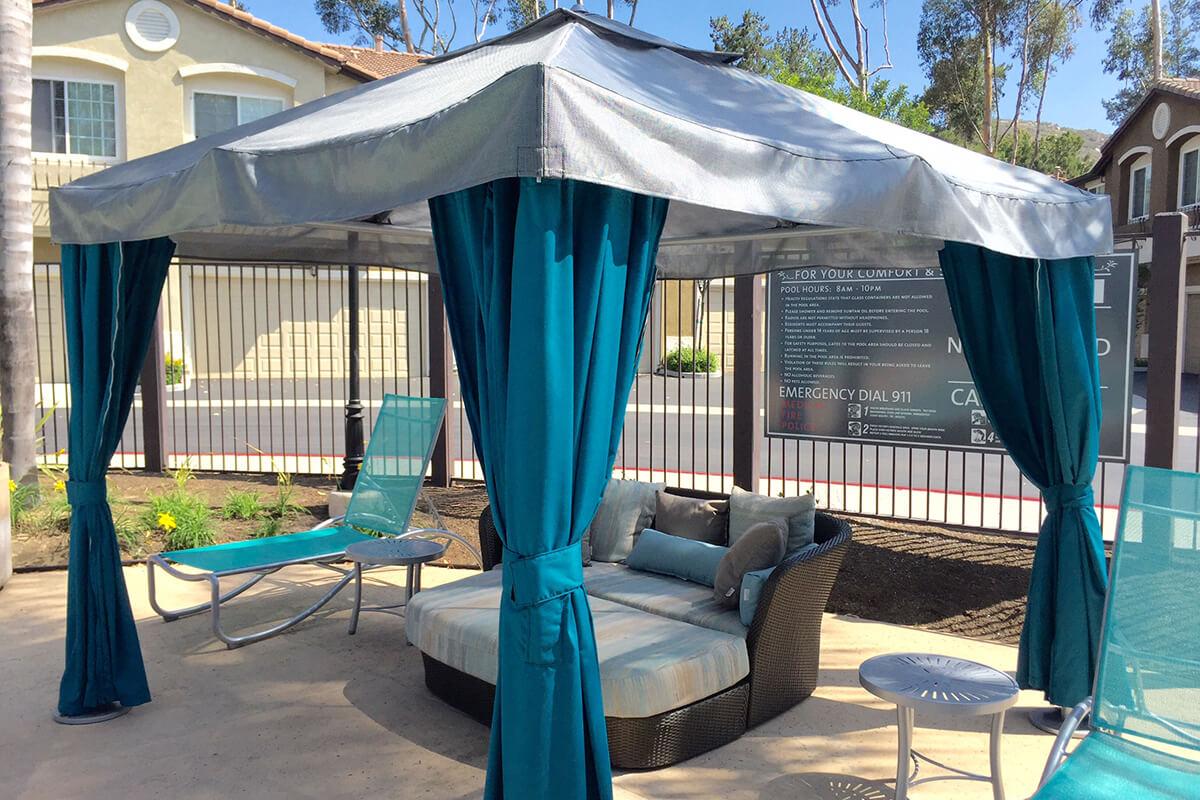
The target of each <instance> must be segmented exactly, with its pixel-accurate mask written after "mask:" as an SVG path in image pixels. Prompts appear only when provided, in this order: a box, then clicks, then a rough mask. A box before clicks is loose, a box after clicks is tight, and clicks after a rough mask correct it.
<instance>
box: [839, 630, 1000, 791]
mask: <svg viewBox="0 0 1200 800" xmlns="http://www.w3.org/2000/svg"><path fill="white" fill-rule="evenodd" d="M858 681H859V683H861V684H862V687H863V688H864V689H866V690H867V691H868V692H870V693H871V694H873V695H875V696H876V697H880V698H882V699H884V700H887V701H889V702H892V703H895V704H896V719H897V728H898V729H899V736H898V739H899V748H898V750H897V755H896V800H905V798H907V797H908V789H909V787H910V786H916V785H917V784H920V783H925V782H926V781H934V780H955V779H958V780H971V781H986V782H988V783H991V784H992V796H993V798H994V800H1004V782H1003V778H1002V777H1001V775H1000V741H1001V737H1002V736H1003V734H1004V712H1005V711H1007V710H1008V709H1009V708H1011V707H1012V706H1013V705H1015V704H1016V702H1017V697H1018V694H1019V692H1020V690H1019V689H1018V687H1017V684H1016V681H1014V680H1013V679H1012V678H1010V677H1009V676H1008V675H1006V674H1004V673H1003V672H1000V671H999V670H996V669H992V668H991V667H989V666H987V665H985V664H979V663H977V662H975V661H967V660H966V659H962V658H952V657H950V656H938V655H930V654H928V653H893V654H891V655H885V656H876V657H875V658H871V659H868V660H866V661H864V662H863V663H862V666H860V667H859V668H858ZM918 709H919V710H921V711H928V712H933V713H935V714H945V715H949V716H956V717H979V716H990V717H991V718H992V724H991V742H990V748H989V750H990V756H991V774H990V775H979V774H976V773H973V772H967V771H965V770H961V769H958V768H956V767H951V766H948V765H946V764H943V763H941V762H939V761H934V760H933V759H932V758H929V757H928V756H925V755H922V754H921V753H918V752H917V751H916V750H913V749H912V735H913V721H914V720H915V718H916V712H917V710H918ZM921 761H925V762H927V763H929V764H933V765H934V766H937V767H940V768H942V769H944V770H946V771H948V772H951V773H954V774H952V775H934V776H929V777H924V778H918V777H917V773H918V771H919V769H920V762H921ZM910 762H911V763H912V765H913V768H912V772H911V773H910V772H909V763H910Z"/></svg>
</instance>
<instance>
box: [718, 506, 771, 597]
mask: <svg viewBox="0 0 1200 800" xmlns="http://www.w3.org/2000/svg"><path fill="white" fill-rule="evenodd" d="M786 543H787V525H786V524H785V523H784V522H783V520H767V521H765V522H760V523H758V524H756V525H752V526H750V527H749V528H748V529H747V530H746V531H745V532H744V533H743V534H742V535H741V536H740V537H739V538H738V540H737V541H736V542H734V543H733V544H731V545H730V546H729V552H728V553H726V554H725V557H724V558H722V559H721V563H720V565H719V566H718V567H717V578H716V580H715V581H714V582H713V599H715V600H716V601H717V602H718V603H720V604H721V605H723V606H725V607H726V608H737V607H738V595H739V594H740V592H741V588H742V576H743V575H745V574H746V573H747V572H754V571H755V570H760V569H767V568H768V567H774V566H775V565H777V564H778V563H779V562H780V561H782V560H783V554H784V552H785V548H786Z"/></svg>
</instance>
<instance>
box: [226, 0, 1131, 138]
mask: <svg viewBox="0 0 1200 800" xmlns="http://www.w3.org/2000/svg"><path fill="white" fill-rule="evenodd" d="M246 2H247V5H248V6H249V10H250V12H251V13H253V14H254V15H255V16H258V17H262V18H264V19H267V20H268V21H270V22H273V23H275V24H276V25H281V26H283V27H285V28H287V29H289V30H291V31H293V32H294V33H298V34H300V35H301V36H304V37H305V38H308V39H313V40H316V41H327V42H328V41H342V42H345V43H347V44H352V43H353V38H354V37H353V36H352V35H348V34H347V35H343V36H340V37H336V36H333V35H331V34H329V33H327V32H326V31H325V29H324V28H323V27H322V26H321V21H320V19H319V18H318V17H317V15H316V12H314V11H313V8H312V3H311V2H310V0H246ZM565 2H566V3H567V4H570V2H572V0H565ZM455 5H456V7H459V8H460V13H461V11H462V10H466V9H469V8H470V4H469V3H468V2H467V0H457V2H456V3H455ZM587 5H588V9H589V10H590V11H593V12H601V13H602V12H603V11H604V7H605V3H604V0H588V3H587ZM845 5H846V4H844V3H843V4H842V6H843V8H839V9H838V11H839V12H840V13H841V14H843V15H845V14H846V9H845V8H844V6H845ZM863 5H864V6H868V8H867V14H868V17H867V19H868V24H869V25H871V24H872V23H874V24H873V25H872V27H873V31H872V32H873V33H874V32H875V31H876V30H878V13H879V12H878V9H875V8H870V7H869V6H870V4H869V3H864V4H863ZM621 6H622V4H621V3H618V7H619V8H620V7H621ZM888 6H889V7H888V11H889V23H890V24H889V31H890V34H891V36H890V39H891V50H892V62H893V64H895V69H893V70H891V71H890V73H891V74H890V76H889V77H890V78H891V79H892V80H893V81H897V82H901V83H906V84H908V85H909V87H910V88H911V89H913V90H914V91H920V89H921V88H922V87H923V86H924V84H925V76H924V74H923V73H922V70H921V64H920V62H919V60H918V59H917V49H916V41H917V26H918V23H919V21H920V13H921V3H920V0H892V2H891V3H889V4H888ZM748 7H749V8H752V9H754V10H755V11H758V12H759V13H761V14H763V15H765V16H766V18H767V21H768V22H769V23H770V25H771V27H772V30H775V29H778V28H782V27H784V26H788V25H790V26H793V27H802V26H804V27H808V28H810V29H811V30H813V31H814V32H815V31H816V25H815V23H814V21H813V16H812V8H811V6H810V5H809V3H807V2H805V1H804V0H763V1H762V2H745V1H744V0H743V1H742V2H739V1H738V0H642V2H641V4H640V6H639V8H638V15H637V26H638V27H639V28H643V29H645V30H648V31H651V32H653V33H656V34H658V35H659V36H664V37H666V38H668V39H673V40H675V41H677V42H681V43H683V44H687V45H692V46H696V47H709V46H711V44H712V42H711V40H710V39H709V36H708V20H709V17H713V16H719V15H721V14H727V15H729V16H730V17H731V18H735V17H740V16H741V14H742V11H743V10H744V9H746V8H748ZM470 27H471V26H470V21H469V19H468V18H466V17H464V18H463V19H461V20H460V23H459V28H460V29H461V30H462V31H463V35H460V37H459V38H460V39H461V40H462V41H461V44H467V43H469V41H470ZM495 30H496V32H503V31H504V30H507V27H506V26H505V25H504V24H503V23H501V24H500V25H498V26H496V28H495ZM490 32H491V31H489V33H490ZM1105 38H1106V34H1105V33H1104V32H1097V31H1095V30H1093V29H1092V28H1091V27H1090V26H1086V27H1085V28H1084V29H1083V30H1081V31H1080V33H1079V36H1078V37H1077V40H1076V49H1075V55H1074V56H1073V57H1072V58H1071V60H1070V61H1068V62H1067V63H1066V64H1064V65H1062V66H1061V67H1060V68H1059V71H1058V72H1057V74H1056V75H1055V76H1054V77H1053V78H1052V79H1051V83H1050V89H1049V92H1048V93H1047V97H1046V111H1045V113H1044V115H1043V116H1044V118H1045V119H1046V120H1048V121H1050V122H1057V123H1059V124H1061V125H1067V126H1070V127H1073V128H1095V129H1096V130H1099V131H1103V132H1106V133H1107V132H1110V131H1111V130H1112V128H1113V126H1112V125H1111V124H1110V123H1109V122H1108V120H1107V119H1106V118H1105V116H1104V107H1103V106H1102V105H1101V104H1100V101H1101V100H1102V99H1104V98H1106V97H1111V96H1112V95H1113V94H1114V93H1115V92H1116V90H1117V82H1116V81H1115V80H1113V78H1112V77H1111V76H1108V75H1105V74H1104V71H1103V67H1102V62H1103V60H1104V53H1105V44H1104V40H1105ZM877 55H878V56H882V46H881V42H880V40H879V39H878V38H876V39H875V41H874V42H873V43H872V60H875V57H876V56H877ZM885 74H887V73H885ZM1010 102H1011V100H1010ZM1004 113H1006V114H1007V113H1008V112H1007V111H1005V112H1004ZM1027 115H1031V114H1029V113H1028V112H1027Z"/></svg>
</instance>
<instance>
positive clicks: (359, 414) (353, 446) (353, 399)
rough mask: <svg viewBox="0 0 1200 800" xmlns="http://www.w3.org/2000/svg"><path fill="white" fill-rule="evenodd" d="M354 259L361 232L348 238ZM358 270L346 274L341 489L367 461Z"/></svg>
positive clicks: (353, 268)
mask: <svg viewBox="0 0 1200 800" xmlns="http://www.w3.org/2000/svg"><path fill="white" fill-rule="evenodd" d="M348 244H349V249H350V256H351V261H357V260H358V259H357V257H356V256H357V252H356V251H357V250H358V234H357V233H351V234H349V239H348ZM358 272H359V266H358V264H356V263H352V264H350V265H348V267H347V273H346V305H347V307H348V308H349V310H350V325H349V328H350V330H349V336H350V341H349V343H348V346H347V348H346V351H347V352H346V355H347V358H348V359H349V361H350V364H349V367H350V374H349V376H348V379H347V381H346V457H345V460H344V461H343V469H342V477H341V480H339V481H338V488H339V489H341V490H342V491H344V492H348V491H350V490H352V489H353V488H354V484H355V482H357V481H358V471H359V468H360V467H362V462H363V450H364V447H363V406H362V387H361V385H360V383H361V380H360V378H361V372H360V370H359V363H358V338H359V308H358Z"/></svg>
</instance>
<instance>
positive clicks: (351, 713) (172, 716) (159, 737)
mask: <svg viewBox="0 0 1200 800" xmlns="http://www.w3.org/2000/svg"><path fill="white" fill-rule="evenodd" d="M465 574H470V573H465V572H463V571H458V570H429V571H427V573H426V579H425V584H426V586H427V587H428V586H430V585H433V584H435V583H438V582H441V581H445V580H453V579H457V578H459V577H462V576H463V575H465ZM125 575H126V580H127V582H128V585H129V587H130V592H131V596H132V600H133V605H134V613H135V615H136V616H137V618H138V619H139V621H140V623H139V626H138V630H139V634H140V635H141V638H142V646H143V649H144V652H145V655H146V666H147V670H148V672H149V675H150V682H151V689H152V691H153V692H154V698H155V699H154V702H153V703H151V704H150V705H148V706H144V707H142V708H138V709H135V710H134V711H133V712H132V713H131V714H129V715H128V716H126V717H124V718H122V719H120V720H117V721H115V722H111V723H108V724H106V725H102V726H95V727H82V728H66V727H61V726H58V725H55V724H54V723H53V722H51V720H50V712H51V710H52V706H53V703H54V700H55V697H56V690H57V681H58V677H59V674H60V670H61V665H62V637H63V615H64V597H65V581H66V575H65V573H62V572H52V573H39V574H28V575H18V576H16V577H15V578H14V579H13V580H12V582H11V583H10V584H9V586H8V587H7V588H5V589H4V590H3V591H0V629H2V630H3V631H4V642H5V644H4V647H3V648H2V649H0V709H3V713H2V714H0V796H2V797H5V798H14V800H34V799H35V798H36V799H37V800H40V799H41V798H47V799H51V798H52V799H53V800H67V799H68V798H88V800H109V799H110V798H111V799H112V800H124V799H125V798H132V799H133V800H140V799H141V798H159V797H165V798H171V799H172V800H193V799H195V800H208V798H214V799H215V798H230V797H246V798H254V799H255V800H259V799H260V798H263V799H265V798H288V799H289V800H296V799H297V798H322V799H324V798H369V797H388V798H404V799H405V800H407V799H408V798H441V799H444V800H458V799H459V798H463V799H465V798H475V797H478V796H479V795H480V793H481V790H482V786H483V776H484V768H485V765H486V757H487V729H486V728H484V727H483V726H481V725H479V724H477V723H476V722H474V721H472V720H470V719H469V718H467V717H465V716H463V715H462V714H459V713H458V712H456V711H454V710H452V709H450V708H449V707H447V706H445V705H444V704H442V703H441V702H440V701H438V700H437V699H435V698H434V697H433V696H432V695H431V694H430V693H429V692H428V691H427V690H426V689H425V686H424V682H423V675H422V670H421V659H420V654H419V653H418V652H417V651H416V650H415V649H414V648H412V647H409V646H407V645H405V643H404V634H403V629H402V628H403V621H401V620H399V619H396V618H394V617H390V616H385V615H380V614H368V615H364V616H363V619H362V621H361V623H360V626H359V633H358V634H357V635H356V636H353V637H351V636H347V635H346V629H345V626H346V622H347V620H348V616H349V612H348V608H349V602H350V594H349V592H346V593H344V594H343V595H342V596H341V597H339V598H338V599H337V600H335V601H334V602H333V603H331V605H330V606H329V607H328V610H327V611H326V612H324V613H322V614H321V615H318V616H317V617H316V618H314V619H311V620H309V621H307V622H306V623H303V624H301V625H300V626H299V627H297V628H295V629H293V631H292V632H290V633H288V634H285V635H282V636H278V637H276V638H274V639H271V640H269V641H266V642H263V643H260V644H255V645H251V646H249V647H245V648H242V649H239V650H233V651H229V650H226V649H225V648H224V647H223V646H219V645H218V644H217V643H215V642H214V641H213V639H212V637H211V634H210V631H209V628H208V622H207V619H206V618H203V617H201V618H192V619H188V620H182V621H179V622H175V623H171V624H164V623H162V622H161V621H159V620H158V619H157V617H154V616H153V614H152V613H151V611H150V609H149V607H148V605H147V602H146V590H145V570H144V569H142V568H140V567H134V568H128V569H126V570H125ZM329 575H330V573H328V572H325V571H322V570H317V569H306V568H301V569H293V570H291V571H290V572H289V573H285V574H284V575H283V577H273V578H269V579H268V580H266V581H264V582H263V583H262V584H260V587H258V588H256V589H255V590H254V592H255V594H254V596H253V597H250V598H246V599H245V600H240V601H237V602H235V603H234V604H233V605H232V606H231V607H230V611H229V612H228V622H229V625H230V627H231V628H236V627H237V626H239V625H251V624H256V623H258V622H261V621H269V620H270V619H273V618H282V617H283V616H284V615H285V611H286V610H287V609H289V608H294V607H299V605H300V604H301V603H307V602H308V601H309V600H310V599H311V598H313V597H315V596H317V595H319V594H320V592H321V587H322V586H327V585H328V581H329ZM402 576H403V572H402V571H399V570H397V571H393V572H384V571H379V572H376V573H374V574H373V576H372V578H371V585H370V586H369V587H368V589H367V593H368V598H367V599H368V600H369V601H370V602H375V601H378V600H384V601H387V600H394V599H396V598H399V597H400V596H401V594H400V593H401V591H402V590H401V589H400V588H398V587H396V586H395V585H393V584H391V583H390V581H397V582H398V581H401V580H402V579H403V578H402ZM167 585H168V587H169V586H170V583H168V584H167ZM194 586H197V585H192V586H187V587H185V589H184V591H180V592H178V593H176V594H175V596H174V597H171V598H170V599H171V600H176V601H179V602H181V603H182V602H184V601H188V600H190V599H191V598H192V597H194V596H198V595H196V594H194V593H196V592H197V591H198V590H197V589H195V588H194ZM897 650H931V651H936V652H945V653H951V654H955V655H960V656H964V657H967V658H975V659H977V660H980V661H984V662H987V663H989V664H992V665H994V666H997V667H1000V668H1002V669H1009V670H1011V669H1012V668H1013V667H1014V666H1015V664H1016V650H1015V649H1014V648H1011V647H1007V646H1003V645H995V644H990V643H982V642H974V641H969V640H964V639H958V638H952V637H948V636H944V635H940V634H934V633H928V632H924V631H917V630H913V629H908V628H900V627H895V626H889V625H882V624H878V623H869V622H862V621H857V620H853V619H845V618H837V617H833V616H829V617H827V618H826V622H825V626H824V647H823V651H822V675H821V685H820V688H819V689H818V690H817V693H816V695H814V696H813V697H811V698H809V699H808V700H806V701H805V702H804V703H802V704H800V706H798V707H797V708H795V709H793V710H792V711H790V712H788V713H786V714H784V715H782V716H781V717H778V718H776V719H775V720H772V721H771V722H768V723H766V724H764V725H762V726H760V727H759V728H757V729H755V730H753V731H751V732H749V733H748V734H747V735H746V736H744V737H743V738H742V739H740V740H738V741H737V742H735V743H733V744H730V745H728V746H726V747H723V748H720V749H719V750H716V751H714V752H711V753H708V754H706V755H703V756H700V757H698V758H695V759H692V760H691V761H688V762H685V763H684V764H680V765H678V766H675V767H672V768H669V769H664V770H658V771H653V772H643V773H628V774H624V775H620V776H618V777H617V779H616V786H617V787H618V789H619V791H618V797H623V798H625V799H626V800H630V799H631V798H632V800H637V798H646V799H650V798H653V799H654V800H671V799H673V798H722V800H773V799H774V798H780V799H781V800H782V798H788V800H804V799H805V798H829V797H834V796H836V795H834V794H833V793H832V792H831V791H830V787H831V786H835V785H838V784H839V783H845V782H851V783H853V782H855V781H860V782H861V781H880V780H884V779H887V778H889V777H892V776H894V770H895V747H896V739H895V726H894V722H895V715H894V712H893V711H892V709H891V707H889V706H888V705H886V704H885V703H883V702H882V701H879V700H877V699H875V698H874V697H872V696H871V695H869V694H867V693H866V692H865V691H863V690H862V689H861V688H859V686H858V681H857V672H856V668H857V665H858V664H859V662H861V661H862V660H863V659H865V658H867V657H868V656H870V655H874V654H876V653H882V652H888V651H897ZM1038 704H1039V698H1038V697H1037V696H1035V695H1033V694H1032V693H1025V694H1024V695H1023V696H1022V703H1021V707H1030V706H1033V705H1038ZM1021 707H1019V708H1018V709H1017V710H1016V712H1015V713H1013V714H1011V715H1010V717H1009V720H1008V724H1007V735H1006V737H1005V742H1004V747H1005V755H1004V758H1005V782H1006V786H1007V790H1008V796H1009V797H1010V798H1020V797H1027V796H1028V795H1029V794H1030V793H1032V791H1033V789H1034V787H1035V785H1036V781H1037V775H1038V773H1039V772H1040V770H1041V764H1042V762H1043V760H1044V759H1045V755H1046V752H1047V750H1048V749H1049V747H1050V738H1049V737H1048V736H1045V735H1041V734H1037V733H1035V732H1034V729H1033V728H1032V727H1031V726H1030V725H1029V724H1028V723H1027V722H1026V721H1025V719H1024V715H1023V713H1022V710H1021ZM917 726H918V727H917V732H916V745H917V747H918V748H919V749H922V750H924V751H926V752H927V753H928V754H929V755H931V756H933V757H934V758H938V759H939V760H947V761H949V763H952V764H960V765H963V766H965V767H967V768H969V769H976V770H979V771H982V770H984V769H986V765H987V737H986V734H985V732H984V722H983V721H982V720H979V721H977V722H972V721H959V722H956V721H952V720H934V719H932V718H925V719H922V718H918V719H917ZM926 726H937V727H936V728H935V727H926ZM927 769H928V768H927ZM864 796H870V795H864ZM884 796H887V795H884ZM913 797H915V798H918V800H919V799H920V798H974V797H980V798H983V797H990V793H989V792H988V791H987V787H986V786H985V785H984V784H964V783H957V782H936V783H933V784H930V785H928V786H921V787H918V789H917V790H915V791H914V792H913Z"/></svg>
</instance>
